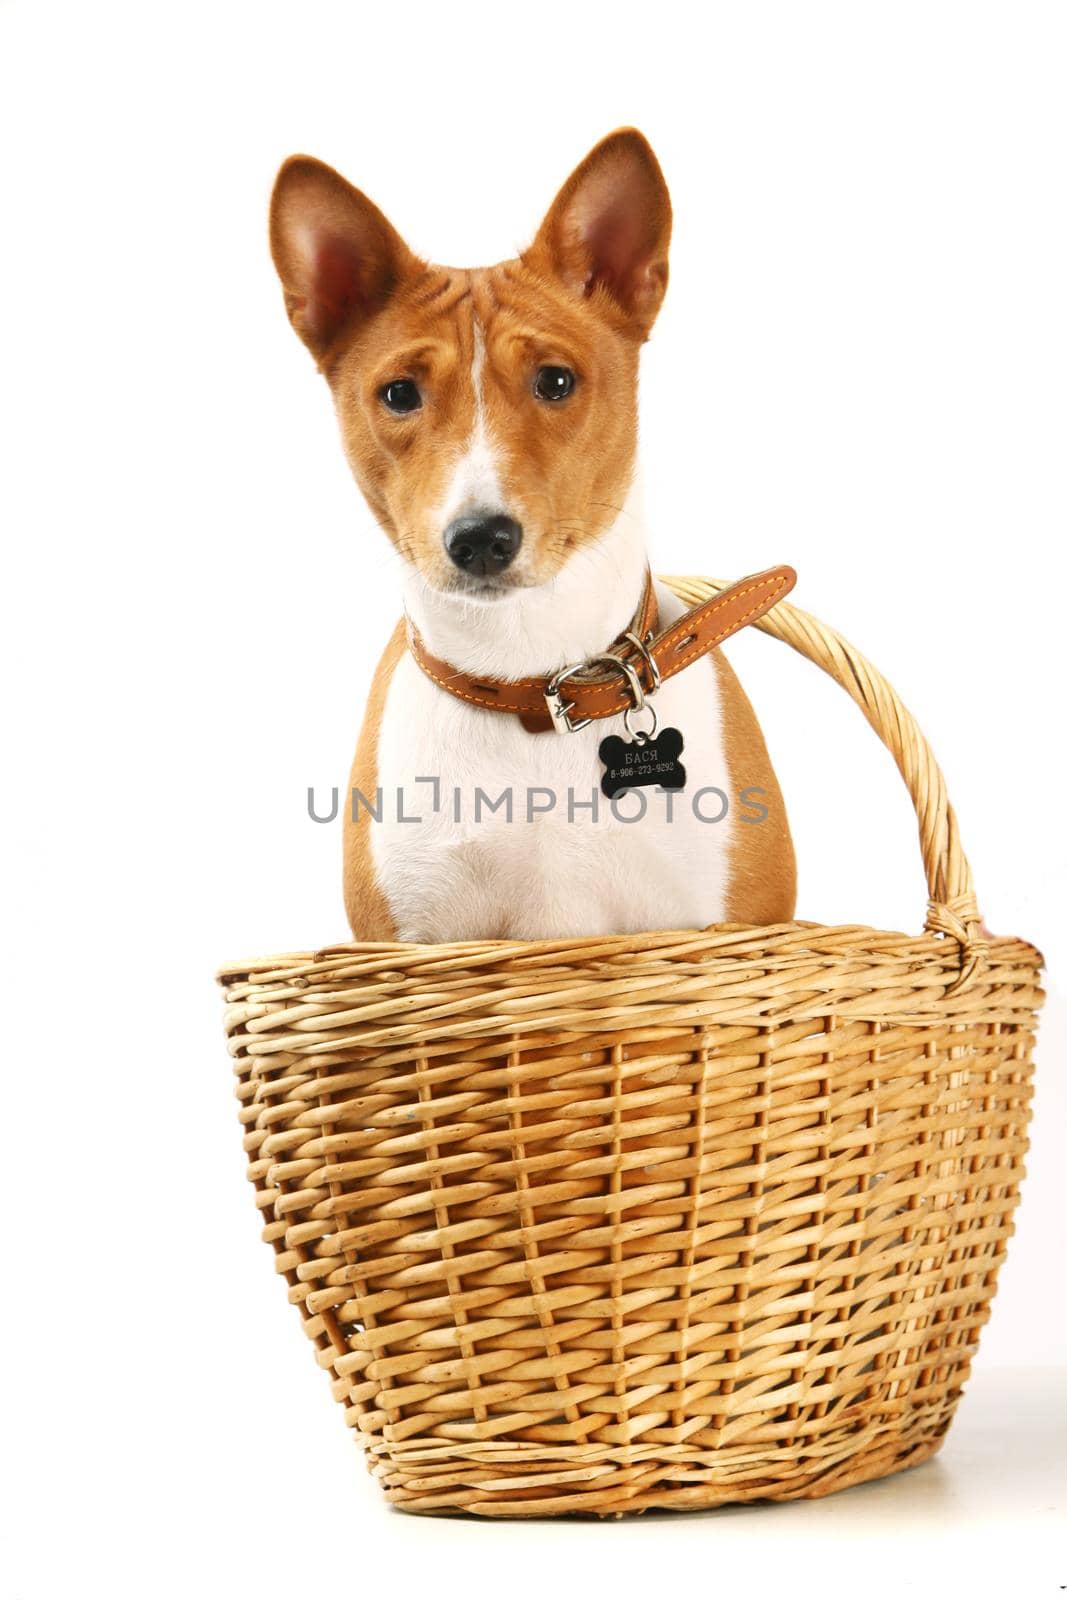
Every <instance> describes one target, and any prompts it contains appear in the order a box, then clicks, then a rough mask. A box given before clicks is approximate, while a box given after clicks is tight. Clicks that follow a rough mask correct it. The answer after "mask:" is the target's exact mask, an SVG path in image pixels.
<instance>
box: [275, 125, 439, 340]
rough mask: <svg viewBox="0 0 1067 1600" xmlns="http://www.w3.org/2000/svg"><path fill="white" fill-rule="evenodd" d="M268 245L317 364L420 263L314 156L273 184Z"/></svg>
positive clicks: (295, 159) (373, 209)
mask: <svg viewBox="0 0 1067 1600" xmlns="http://www.w3.org/2000/svg"><path fill="white" fill-rule="evenodd" d="M270 249H271V255H272V256H273V257H274V265H275V267H276V268H277V271H278V276H279V278H280V279H281V280H282V288H283V289H284V291H285V309H286V311H287V312H288V313H289V321H290V322H291V323H292V325H293V327H294V328H295V329H296V331H297V333H298V334H299V335H300V337H301V339H303V341H304V343H305V344H306V345H307V347H308V349H309V350H310V351H311V353H312V355H313V356H314V357H315V359H316V361H317V362H318V364H319V366H320V367H325V366H326V365H328V364H329V360H330V357H331V355H332V354H333V353H334V352H335V351H336V350H337V348H338V346H339V344H340V342H341V341H342V340H343V339H344V338H345V336H346V335H347V334H349V333H350V332H351V331H352V330H353V329H354V328H355V327H356V326H357V325H358V324H359V323H361V322H364V321H366V320H368V319H369V318H370V317H372V316H374V314H375V313H376V312H378V311H380V310H381V308H382V307H383V306H384V305H385V302H386V301H387V300H388V298H389V296H390V295H391V294H392V292H393V290H394V289H395V288H396V286H397V284H398V283H399V282H400V280H401V279H402V278H403V277H405V276H406V275H407V274H409V273H413V272H415V271H417V270H418V269H419V267H420V266H421V265H422V263H421V262H420V261H419V260H418V258H417V257H416V256H415V255H413V254H412V252H411V251H410V250H409V249H408V247H407V245H406V244H405V243H404V241H403V239H401V237H400V235H399V234H398V233H397V231H396V229H395V228H394V227H393V226H392V224H391V223H390V222H388V221H387V220H386V218H385V217H383V215H382V213H381V212H380V211H379V210H378V207H377V206H376V205H375V204H374V203H373V201H371V200H368V199H367V197H366V195H365V194H361V193H360V191H359V190H358V189H354V188H353V187H352V185H351V184H350V183H346V181H345V179H344V178H342V177H341V175H340V173H338V172H335V171H334V170H333V168H332V167H328V166H326V164H325V162H322V161H316V160H315V158H314V157H313V156H290V157H289V159H288V161H286V162H285V163H284V164H283V166H282V168H281V170H280V172H279V173H278V176H277V178H276V179H275V182H274V193H273V194H272V196H271V202H270Z"/></svg>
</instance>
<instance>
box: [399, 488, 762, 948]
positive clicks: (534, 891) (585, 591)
mask: <svg viewBox="0 0 1067 1600" xmlns="http://www.w3.org/2000/svg"><path fill="white" fill-rule="evenodd" d="M644 570H645V553H644V538H643V530H642V529H641V526H640V519H639V517H638V516H637V515H636V514H635V513H634V512H633V511H632V508H630V510H629V514H627V515H624V516H620V518H619V519H618V520H617V521H616V523H615V524H614V526H613V527H612V529H611V530H609V532H608V534H606V535H605V537H604V539H603V540H602V541H601V548H600V550H599V552H597V547H595V546H594V547H593V548H592V550H591V551H590V552H589V553H588V554H587V553H585V552H579V553H577V554H576V555H575V556H574V557H573V558H572V560H571V561H570V562H568V563H567V565H566V567H564V569H563V571H562V572H561V573H560V574H559V578H558V580H557V583H556V584H554V585H552V586H546V588H545V589H544V590H534V589H531V590H527V591H520V592H519V593H518V594H516V595H515V596H513V597H509V598H508V599H507V600H505V601H497V602H490V603H482V604H480V605H478V606H476V607H475V606H473V605H472V604H471V603H469V602H468V604H467V607H466V611H464V609H463V608H462V602H459V601H457V600H456V599H455V597H448V596H440V597H438V598H439V600H440V601H441V602H447V603H445V604H436V603H435V600H434V595H435V591H431V590H429V589H427V588H426V587H425V586H421V587H420V584H419V581H418V580H417V575H414V576H412V575H409V606H410V609H411V612H412V615H413V618H414V620H415V622H416V625H417V626H418V627H419V629H420V632H422V633H423V636H424V638H425V639H426V642H427V644H428V645H429V646H430V648H431V649H432V650H433V651H434V653H435V654H438V655H442V656H444V657H445V658H446V659H449V660H452V661H454V662H455V664H456V665H457V666H462V667H464V668H465V669H467V670H470V671H473V672H486V673H492V674H493V675H496V676H504V677H507V676H512V677H519V676H525V675H526V674H527V673H539V672H543V671H546V670H548V668H549V667H550V666H552V665H559V664H562V663H563V662H566V661H578V660H582V659H584V658H585V657H586V656H588V655H591V654H593V653H594V652H596V651H598V650H602V649H604V648H605V647H606V646H607V644H608V643H609V642H610V641H611V640H612V639H613V638H614V637H616V635H617V634H618V633H620V632H621V631H622V629H624V628H625V627H626V625H627V623H628V622H629V620H630V617H631V616H632V614H633V611H634V609H635V607H636V604H637V601H638V599H639V597H640V592H641V583H642V581H643V574H644ZM657 597H658V600H659V604H660V610H661V616H662V619H663V621H664V623H666V622H669V621H672V620H674V619H675V618H676V617H678V616H679V615H680V614H681V612H682V610H683V609H684V608H683V607H682V605H681V604H680V602H679V601H678V600H677V599H676V598H675V597H674V596H673V595H672V594H671V593H670V591H669V590H666V589H663V588H662V587H661V586H659V587H657ZM475 612H476V615H475V614H474V613H475ZM546 651H548V652H550V654H551V658H552V659H551V660H547V661H546ZM655 704H656V710H657V713H658V715H659V718H660V722H661V724H662V725H665V726H666V725H669V726H674V727H677V728H680V729H681V731H682V734H683V736H684V738H685V751H684V754H683V757H682V760H683V763H684V765H685V767H686V771H687V774H688V782H687V785H686V789H685V791H684V792H683V793H682V794H679V795H676V796H674V797H673V818H672V819H671V820H667V815H666V797H665V796H664V795H662V794H660V793H658V792H657V791H655V790H653V789H649V790H647V791H643V792H644V794H645V795H646V798H647V810H646V812H645V815H644V816H643V818H642V819H641V820H640V821H637V822H627V821H625V820H622V819H623V817H624V816H626V815H632V814H633V813H634V812H635V811H636V809H637V807H636V803H635V802H636V799H637V797H636V796H635V795H633V794H631V795H627V796H625V797H624V798H623V800H622V801H620V803H619V812H620V815H619V816H616V815H615V814H613V812H612V809H611V806H610V803H609V802H608V801H607V800H606V799H605V797H604V796H603V795H602V794H600V791H599V784H600V776H601V772H602V766H601V763H600V760H599V755H598V749H599V745H600V741H601V740H602V739H604V738H605V737H607V735H609V734H612V733H623V731H624V730H623V725H622V718H621V716H620V717H611V718H605V719H604V720H602V721H599V722H595V723H593V724H591V725H590V726H589V727H588V728H585V729H582V730H580V731H579V732H577V733H572V734H557V733H541V734H531V733H527V732H526V731H525V729H524V728H523V727H522V725H521V723H520V722H519V721H518V719H517V718H516V717H510V716H503V715H499V716H495V715H492V714H491V713H487V712H485V711H482V710H479V709H478V708H477V707H475V706H469V705H466V704H464V702H463V701H461V700H458V699H456V698H455V697H454V696H452V695H449V694H446V693H444V692H443V691H442V690H441V689H439V688H438V687H437V686H436V685H435V684H434V683H433V682H432V681H431V680H430V679H429V678H427V677H426V676H425V674H424V673H423V672H421V671H420V669H419V667H418V666H417V665H416V663H415V662H414V660H413V659H412V657H411V656H410V655H408V654H405V655H403V656H402V657H401V659H400V661H399V662H398V664H397V667H396V671H395V673H394V675H393V679H392V682H391V684H390V687H389V693H388V696H387V699H386V704H385V709H384V714H383V718H382V724H381V729H380V733H379V742H378V782H379V783H380V784H381V786H382V790H383V811H384V816H383V820H382V821H381V822H379V823H373V824H371V828H372V843H371V849H372V855H373V860H374V866H375V871H376V875H377V878H378V882H379V884H380V886H381V888H382V891H383V893H384V895H385V898H386V901H387V903H388V905H389V909H390V911H391V912H392V915H393V918H394V921H395V923H396V926H397V930H398V937H399V938H401V939H404V940H413V941H418V942H421V941H427V942H431V941H449V940H453V939H482V938H523V939H527V938H530V939H532V938H552V937H568V936H574V937H578V936H593V935H597V934H602V933H612V932H615V933H625V932H639V931H642V930H646V929H656V928H692V927H704V926H706V925H708V924H709V923H713V922H721V921H722V920H724V918H725V915H726V905H727V893H728V888H729V860H730V854H729V847H730V838H731V831H732V829H733V827H734V826H735V812H736V805H737V801H736V795H734V794H732V793H730V795H729V798H730V810H729V812H728V813H727V815H726V817H725V818H724V820H722V821H720V822H709V821H702V820H700V819H699V818H698V817H697V816H696V815H695V813H694V811H693V805H692V799H693V796H694V794H695V793H696V791H697V790H699V789H701V788H702V787H704V786H715V787H717V788H719V789H722V790H724V791H727V792H729V790H730V783H729V772H728V768H727V765H726V757H725V751H724V747H723V737H722V713H721V706H720V701H719V694H718V678H717V675H716V673H715V670H714V667H713V664H712V662H711V661H710V660H709V659H705V660H703V661H699V662H697V663H695V664H694V665H693V666H692V667H690V668H688V669H687V670H686V671H685V672H682V673H679V674H678V676H677V677H675V678H672V679H670V680H669V681H668V682H667V683H665V684H664V685H663V687H662V689H661V690H660V692H659V694H658V695H657V696H656V701H655ZM739 776H740V777H742V778H743V775H739ZM429 778H436V779H437V780H438V781H439V791H438V795H437V801H438V805H437V809H434V798H435V797H434V792H433V788H432V786H431V785H430V784H429V783H427V782H421V783H420V782H419V781H418V780H420V779H424V780H425V779H429ZM479 789H480V790H482V791H483V793H484V794H485V795H486V796H488V797H489V799H490V800H495V799H497V798H498V797H499V796H500V794H501V793H502V792H504V791H508V790H510V792H511V794H512V816H511V820H508V818H507V816H506V814H505V812H504V811H503V810H501V811H497V812H492V811H490V810H489V809H488V807H487V806H483V811H482V815H481V818H480V819H477V818H476V817H475V815H474V802H475V793H476V791H477V790H479ZM398 790H399V791H401V792H402V795H403V798H404V803H405V813H406V814H407V815H408V816H418V817H419V819H420V820H419V821H408V822H405V821H401V820H399V817H398V814H397V791H398ZM457 790H458V792H459V794H460V815H459V816H458V817H457V815H456V812H455V798H454V796H455V792H456V791H457ZM537 790H546V791H550V792H551V793H552V794H553V795H554V796H555V803H554V806H553V808H552V809H551V810H549V811H546V812H544V813H542V814H538V815H536V816H535V818H534V820H533V821H528V820H527V804H528V799H529V795H530V792H531V791H537ZM594 794H595V795H596V796H597V815H596V817H595V819H594V817H593V815H592V813H591V811H590V809H589V802H590V801H591V800H592V798H593V796H594ZM534 803H535V805H541V804H547V796H545V795H542V796H540V797H537V796H536V795H535V800H534ZM702 809H703V810H704V812H705V815H712V816H713V815H715V814H716V811H717V810H718V806H717V803H716V802H715V801H714V800H713V799H711V800H708V801H706V802H705V803H704V806H703V808H702Z"/></svg>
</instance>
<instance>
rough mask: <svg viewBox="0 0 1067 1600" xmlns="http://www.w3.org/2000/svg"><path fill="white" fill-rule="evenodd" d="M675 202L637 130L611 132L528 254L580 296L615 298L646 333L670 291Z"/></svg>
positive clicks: (560, 198) (530, 262) (569, 184)
mask: <svg viewBox="0 0 1067 1600" xmlns="http://www.w3.org/2000/svg"><path fill="white" fill-rule="evenodd" d="M670 240H671V200H670V195H669V194H668V192H667V185H666V183H665V182H664V178H663V173H662V172H661V171H660V167H659V162H658V161H657V160H656V157H655V155H654V154H653V152H652V146H651V145H650V144H649V142H648V140H647V139H646V138H645V136H644V134H642V133H638V131H637V129H636V128H618V129H616V131H615V132H614V133H609V134H608V136H607V138H606V139H602V140H601V141H600V143H599V144H598V145H596V146H595V147H594V148H593V149H592V150H591V151H590V152H589V154H588V155H587V156H586V158H585V160H584V161H583V162H582V163H581V165H580V166H579V167H576V168H575V170H574V171H573V172H572V173H571V175H570V177H569V178H568V179H567V181H566V183H565V184H564V185H563V188H562V189H561V190H560V191H559V194H558V195H557V196H556V198H555V200H553V202H552V204H551V206H550V207H549V210H548V215H547V216H546V217H545V220H544V221H543V222H542V224H541V227H540V229H539V230H538V233H537V237H536V239H535V240H534V242H533V244H532V245H531V246H530V248H529V249H528V250H525V251H523V254H522V259H523V261H524V262H525V263H526V265H527V266H529V267H531V268H532V269H533V270H534V271H535V272H540V273H542V274H546V273H547V274H551V275H555V276H556V277H559V278H562V279H563V281H564V282H565V283H566V284H567V286H568V288H570V289H571V290H572V291H573V292H574V293H575V294H579V295H582V296H585V297H587V298H591V299H595V298H596V297H597V295H598V291H599V290H604V291H606V292H607V293H608V295H610V297H611V300H612V301H613V302H614V305H615V306H616V307H617V308H618V309H619V310H621V311H622V313H623V319H624V322H626V323H628V324H630V325H631V326H632V328H633V329H634V330H635V331H636V332H638V333H639V334H640V335H641V337H642V338H647V337H648V334H649V331H650V330H651V327H652V324H653V322H655V320H656V313H657V312H658V311H659V308H660V304H661V302H662V300H663V296H664V293H665V291H666V288H667V251H668V248H669V246H670Z"/></svg>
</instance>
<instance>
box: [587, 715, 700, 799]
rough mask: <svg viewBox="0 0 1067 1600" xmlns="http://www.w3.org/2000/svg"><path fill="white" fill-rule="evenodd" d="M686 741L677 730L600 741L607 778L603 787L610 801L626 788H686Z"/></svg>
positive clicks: (611, 737) (671, 729) (670, 729)
mask: <svg viewBox="0 0 1067 1600" xmlns="http://www.w3.org/2000/svg"><path fill="white" fill-rule="evenodd" d="M682 747H683V740H682V736H681V734H680V733H679V732H678V729H677V728H660V730H659V732H658V733H655V734H648V733H638V734H635V736H634V737H633V739H623V738H620V737H619V736H618V735H617V734H612V735H611V736H610V738H607V739H602V740H601V742H600V759H601V761H602V762H603V763H604V775H603V777H602V778H601V780H600V787H601V789H602V790H603V791H604V793H605V794H606V795H607V797H608V799H609V800H610V799H611V797H612V796H613V795H616V794H621V793H622V792H623V790H624V789H645V788H651V787H653V786H655V787H656V788H659V789H684V788H685V768H684V767H683V766H682V763H681V761H680V759H679V757H680V756H681V754H682Z"/></svg>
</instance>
